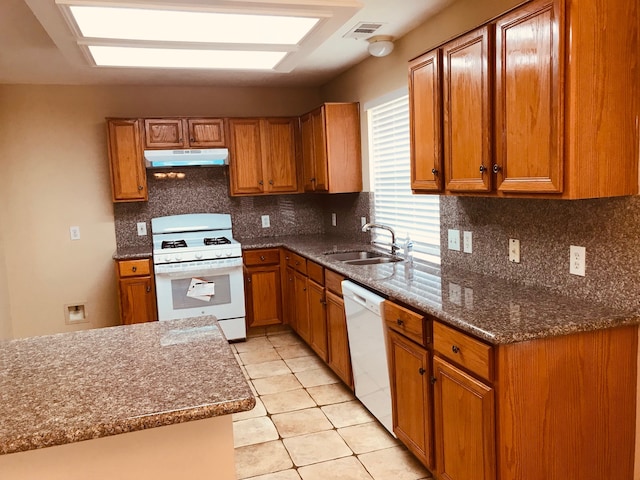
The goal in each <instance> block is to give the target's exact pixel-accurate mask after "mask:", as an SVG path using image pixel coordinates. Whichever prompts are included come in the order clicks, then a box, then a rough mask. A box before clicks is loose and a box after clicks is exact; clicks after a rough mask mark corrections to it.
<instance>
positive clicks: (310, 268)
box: [307, 260, 324, 285]
mask: <svg viewBox="0 0 640 480" xmlns="http://www.w3.org/2000/svg"><path fill="white" fill-rule="evenodd" d="M307 275H308V276H309V278H310V279H311V280H313V281H314V282H316V283H317V284H319V285H324V268H323V267H322V266H321V265H318V264H317V263H316V262H312V261H311V260H307Z"/></svg>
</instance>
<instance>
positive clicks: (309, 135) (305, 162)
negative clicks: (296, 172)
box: [300, 113, 316, 192]
mask: <svg viewBox="0 0 640 480" xmlns="http://www.w3.org/2000/svg"><path fill="white" fill-rule="evenodd" d="M300 134H301V135H300V136H301V138H302V142H301V143H302V152H301V153H302V178H303V180H302V183H303V186H302V187H303V189H304V191H305V192H313V190H314V189H315V177H316V173H315V147H314V143H313V117H312V115H311V114H310V113H308V114H306V115H304V116H302V117H301V118H300Z"/></svg>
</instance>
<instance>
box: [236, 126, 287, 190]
mask: <svg viewBox="0 0 640 480" xmlns="http://www.w3.org/2000/svg"><path fill="white" fill-rule="evenodd" d="M297 129H298V121H297V119H296V118H233V119H230V120H229V138H230V149H231V161H230V177H231V194H232V195H261V194H269V193H295V192H297V191H298V169H297V150H298V149H297V137H298V135H297Z"/></svg>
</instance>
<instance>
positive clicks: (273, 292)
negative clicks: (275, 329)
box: [244, 265, 282, 327]
mask: <svg viewBox="0 0 640 480" xmlns="http://www.w3.org/2000/svg"><path fill="white" fill-rule="evenodd" d="M244 274H245V287H246V288H245V302H246V310H247V324H248V325H249V327H264V326H266V325H277V324H280V323H282V296H281V290H280V265H269V266H264V267H249V268H245V271H244Z"/></svg>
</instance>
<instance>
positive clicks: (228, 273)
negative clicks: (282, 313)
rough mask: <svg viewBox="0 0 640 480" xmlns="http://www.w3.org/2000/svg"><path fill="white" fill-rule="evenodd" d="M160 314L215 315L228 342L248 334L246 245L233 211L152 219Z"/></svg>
mask: <svg viewBox="0 0 640 480" xmlns="http://www.w3.org/2000/svg"><path fill="white" fill-rule="evenodd" d="M151 231H152V234H153V235H152V239H153V263H154V271H155V278H156V294H157V299H158V318H159V319H160V320H171V319H177V318H187V317H197V316H202V315H214V316H216V317H217V318H218V322H219V323H220V326H221V327H222V330H223V332H224V333H225V335H226V337H227V339H228V340H238V339H244V338H246V326H245V307H244V280H243V274H242V247H241V245H240V243H238V242H237V241H236V240H234V239H233V236H232V229H231V215H228V214H221V213H213V214H212V213H198V214H187V215H172V216H167V217H158V218H153V219H151Z"/></svg>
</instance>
